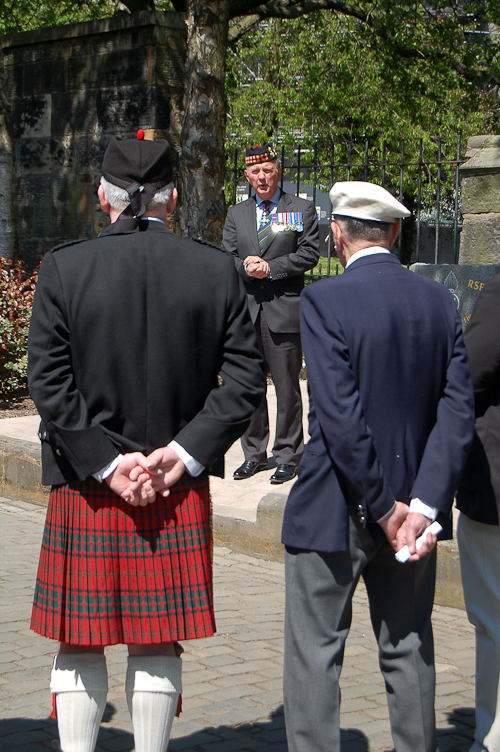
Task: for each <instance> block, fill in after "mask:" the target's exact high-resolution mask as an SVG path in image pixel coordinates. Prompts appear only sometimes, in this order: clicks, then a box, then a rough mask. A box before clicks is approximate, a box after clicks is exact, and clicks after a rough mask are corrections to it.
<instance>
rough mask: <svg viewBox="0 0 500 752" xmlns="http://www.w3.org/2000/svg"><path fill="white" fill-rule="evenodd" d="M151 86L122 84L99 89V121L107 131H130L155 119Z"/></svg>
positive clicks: (97, 105) (97, 97)
mask: <svg viewBox="0 0 500 752" xmlns="http://www.w3.org/2000/svg"><path fill="white" fill-rule="evenodd" d="M152 100H153V92H152V91H151V87H148V86H146V85H143V86H120V87H114V88H106V89H99V91H98V92H97V95H96V110H97V122H98V125H99V127H100V128H102V130H103V131H104V132H105V133H120V132H123V131H124V130H126V131H129V129H130V127H131V126H132V127H133V128H134V129H136V128H138V127H139V126H140V125H142V124H143V123H150V122H151V121H153V119H154V110H153V101H152Z"/></svg>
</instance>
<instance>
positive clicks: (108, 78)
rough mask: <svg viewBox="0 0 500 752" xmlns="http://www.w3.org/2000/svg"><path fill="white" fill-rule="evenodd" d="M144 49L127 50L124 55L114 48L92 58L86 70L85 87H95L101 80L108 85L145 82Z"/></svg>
mask: <svg viewBox="0 0 500 752" xmlns="http://www.w3.org/2000/svg"><path fill="white" fill-rule="evenodd" d="M147 64H148V53H147V50H146V49H135V50H128V51H127V53H126V55H124V53H123V52H122V51H121V50H119V51H116V50H114V51H113V52H109V53H107V54H105V55H99V56H98V57H96V58H94V59H93V61H92V65H91V66H90V68H89V70H88V75H87V81H86V85H87V87H91V88H97V87H98V86H102V84H103V82H105V83H106V86H107V87H110V86H133V85H134V84H141V83H146V82H147V78H148V68H147Z"/></svg>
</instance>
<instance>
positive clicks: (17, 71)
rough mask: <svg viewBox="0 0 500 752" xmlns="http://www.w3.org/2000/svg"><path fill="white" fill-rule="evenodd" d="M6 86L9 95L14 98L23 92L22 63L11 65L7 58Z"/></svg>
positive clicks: (4, 78) (5, 69)
mask: <svg viewBox="0 0 500 752" xmlns="http://www.w3.org/2000/svg"><path fill="white" fill-rule="evenodd" d="M3 80H4V87H5V93H6V95H7V97H9V98H13V97H16V96H22V94H23V82H24V75H23V68H22V66H20V65H9V62H8V61H7V60H6V61H5V65H4V76H3Z"/></svg>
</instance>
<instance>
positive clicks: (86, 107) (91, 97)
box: [51, 89, 97, 138]
mask: <svg viewBox="0 0 500 752" xmlns="http://www.w3.org/2000/svg"><path fill="white" fill-rule="evenodd" d="M96 119H97V105H96V92H95V91H93V90H92V89H81V90H79V91H78V92H73V93H72V94H71V93H67V94H54V95H53V97H52V123H51V131H52V135H53V136H54V137H55V138H62V137H63V136H70V135H72V136H74V135H76V134H78V133H85V132H88V131H89V130H92V129H93V128H94V126H95V122H96Z"/></svg>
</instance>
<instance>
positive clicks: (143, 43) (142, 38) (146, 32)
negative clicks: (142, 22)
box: [130, 26, 156, 47]
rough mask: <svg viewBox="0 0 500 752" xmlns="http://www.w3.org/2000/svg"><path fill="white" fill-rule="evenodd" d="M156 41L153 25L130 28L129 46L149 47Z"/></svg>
mask: <svg viewBox="0 0 500 752" xmlns="http://www.w3.org/2000/svg"><path fill="white" fill-rule="evenodd" d="M155 43H156V35H155V27H154V26H139V27H138V28H135V29H132V34H131V39H130V46H131V47H149V46H150V45H153V44H155Z"/></svg>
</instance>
